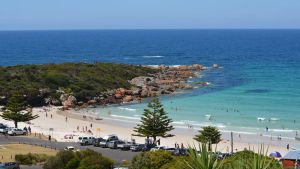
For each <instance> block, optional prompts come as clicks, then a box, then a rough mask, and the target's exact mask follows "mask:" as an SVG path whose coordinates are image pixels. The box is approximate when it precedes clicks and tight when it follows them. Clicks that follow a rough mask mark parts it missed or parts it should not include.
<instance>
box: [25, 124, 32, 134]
mask: <svg viewBox="0 0 300 169" xmlns="http://www.w3.org/2000/svg"><path fill="white" fill-rule="evenodd" d="M23 130H25V131H26V133H29V134H31V127H30V126H28V127H26V126H25V127H24V128H23Z"/></svg>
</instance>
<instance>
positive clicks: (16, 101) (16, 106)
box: [0, 94, 39, 128]
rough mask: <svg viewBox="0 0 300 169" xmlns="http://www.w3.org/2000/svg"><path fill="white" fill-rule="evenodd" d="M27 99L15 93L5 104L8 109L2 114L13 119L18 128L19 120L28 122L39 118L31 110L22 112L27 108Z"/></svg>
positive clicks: (7, 118)
mask: <svg viewBox="0 0 300 169" xmlns="http://www.w3.org/2000/svg"><path fill="white" fill-rule="evenodd" d="M25 105H26V104H25V101H24V99H23V97H22V95H20V94H13V95H12V96H11V97H10V98H9V99H8V102H7V104H6V106H5V108H6V110H5V111H4V112H3V113H2V114H1V115H0V116H1V117H2V118H3V119H4V120H9V121H13V122H14V124H15V128H18V122H27V121H30V120H33V119H36V118H38V117H39V116H38V115H32V113H31V112H22V111H23V110H25V109H26V106H25Z"/></svg>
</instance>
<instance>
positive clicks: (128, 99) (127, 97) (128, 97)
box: [123, 95, 133, 103]
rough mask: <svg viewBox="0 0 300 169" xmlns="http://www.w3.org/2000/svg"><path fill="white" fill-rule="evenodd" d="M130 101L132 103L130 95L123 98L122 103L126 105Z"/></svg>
mask: <svg viewBox="0 0 300 169" xmlns="http://www.w3.org/2000/svg"><path fill="white" fill-rule="evenodd" d="M131 101H133V97H132V96H130V95H127V96H125V97H123V102H125V103H128V102H131Z"/></svg>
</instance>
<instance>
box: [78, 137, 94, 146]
mask: <svg viewBox="0 0 300 169" xmlns="http://www.w3.org/2000/svg"><path fill="white" fill-rule="evenodd" d="M78 139H79V144H80V145H82V146H83V145H85V146H86V145H92V144H93V143H94V140H95V138H94V137H90V136H86V137H79V138H78Z"/></svg>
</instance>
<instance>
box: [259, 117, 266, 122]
mask: <svg viewBox="0 0 300 169" xmlns="http://www.w3.org/2000/svg"><path fill="white" fill-rule="evenodd" d="M265 119H266V118H264V117H257V120H258V121H264V120H265Z"/></svg>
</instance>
